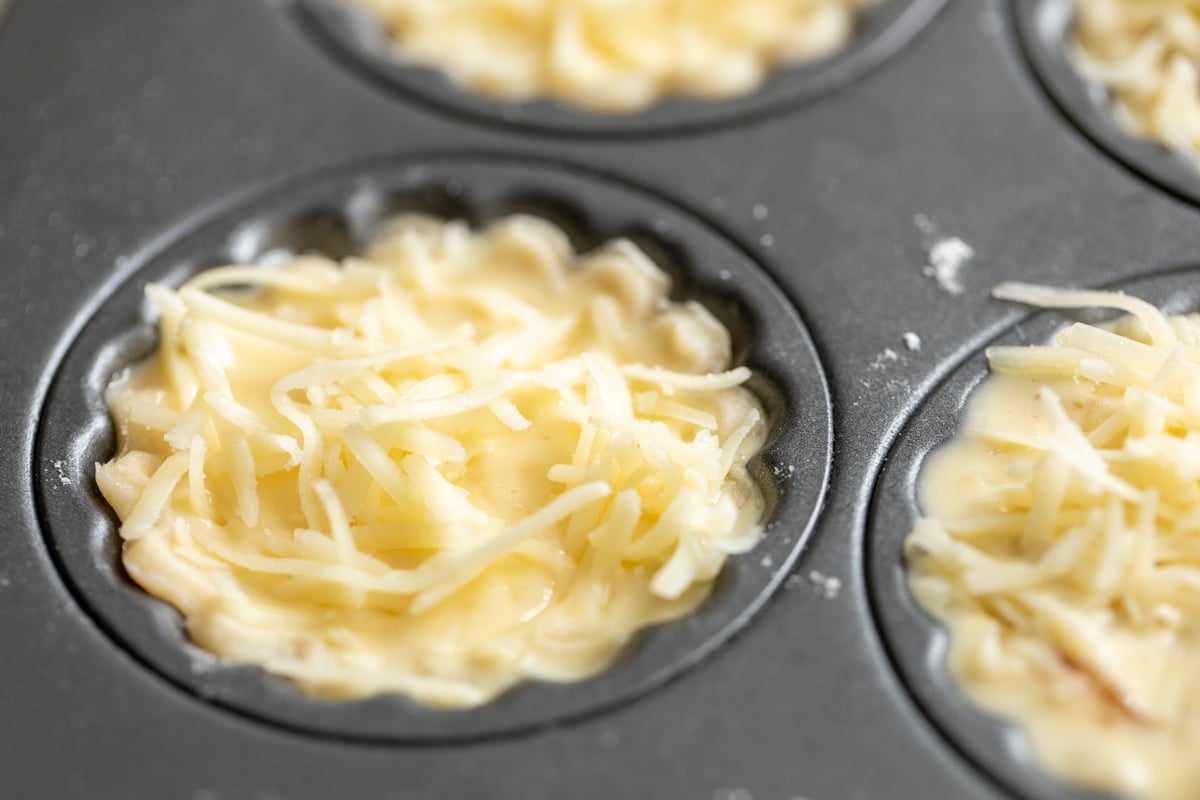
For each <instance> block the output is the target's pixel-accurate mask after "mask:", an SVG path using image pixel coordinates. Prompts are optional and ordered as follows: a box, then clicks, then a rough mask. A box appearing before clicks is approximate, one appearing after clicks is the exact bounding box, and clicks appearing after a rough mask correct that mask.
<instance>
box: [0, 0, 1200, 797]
mask: <svg viewBox="0 0 1200 800" xmlns="http://www.w3.org/2000/svg"><path fill="white" fill-rule="evenodd" d="M330 2H333V0H321V4H320V5H318V0H177V1H176V2H173V3H170V4H166V3H156V4H148V3H141V2H137V0H94V2H90V3H68V2H67V0H40V1H39V2H34V0H15V2H14V3H12V5H11V8H10V9H9V12H8V15H7V17H6V18H5V20H4V24H3V25H0V115H2V117H0V119H3V124H0V154H2V155H3V156H4V159H3V161H0V176H3V178H4V185H5V186H6V188H7V191H6V192H4V193H3V194H2V195H0V264H3V269H4V272H3V277H2V278H0V331H2V332H3V334H2V335H3V340H4V341H5V342H6V343H8V345H9V346H8V347H5V348H3V350H2V351H0V352H2V355H0V359H3V360H2V362H0V367H2V369H0V387H3V390H2V392H0V403H2V404H3V411H4V413H3V414H2V415H0V440H2V441H4V442H5V444H6V447H5V448H3V449H2V450H0V493H2V495H3V498H4V505H3V507H4V508H5V509H6V510H7V511H8V514H7V516H6V521H5V525H4V535H3V536H2V537H0V641H2V642H3V646H2V647H3V650H2V652H3V657H0V676H2V677H3V678H4V680H3V681H0V687H3V688H0V707H2V708H3V709H4V710H5V713H4V714H2V715H0V793H2V794H4V796H13V797H25V796H40V797H56V798H57V797H64V798H65V797H88V798H110V797H111V798H130V797H153V798H158V797H180V798H189V800H213V799H214V798H222V799H223V798H260V799H265V798H275V799H276V800H280V799H281V798H288V799H289V800H290V799H291V798H297V799H299V798H329V797H344V796H352V797H364V798H376V797H378V798H385V797H386V798H395V797H398V796H400V797H408V796H412V797H442V796H448V797H476V796H486V797H497V798H502V797H513V798H517V797H519V798H542V797H545V798H551V797H562V796H570V797H578V798H591V797H595V798H611V797H643V796H648V797H657V798H710V797H711V798H714V800H733V799H734V798H738V799H739V800H747V799H748V798H753V799H757V800H763V799H764V798H778V799H779V800H795V799H796V798H808V800H825V799H826V798H853V797H872V798H874V797H954V798H996V797H1029V798H1038V799H1039V800H1041V799H1042V798H1046V799H1047V800H1049V799H1050V798H1075V797H1083V796H1085V795H1083V794H1082V793H1080V792H1078V791H1077V790H1072V789H1071V788H1069V787H1065V786H1063V785H1061V784H1058V783H1056V782H1055V781H1053V780H1051V779H1049V778H1046V777H1045V776H1043V775H1042V774H1041V773H1040V772H1039V771H1038V770H1037V768H1036V766H1035V764H1034V762H1033V761H1032V759H1031V757H1030V755H1029V754H1028V752H1026V750H1025V749H1024V748H1025V746H1024V745H1023V743H1022V737H1021V735H1020V733H1019V731H1017V730H1016V729H1014V728H1012V727H1011V726H1009V725H1007V724H1006V723H1005V722H1003V721H1002V720H997V719H994V718H992V717H990V716H988V715H986V714H983V713H981V712H979V711H977V710H974V709H973V708H972V707H971V706H970V705H969V704H967V703H966V702H965V701H964V700H963V699H962V697H961V695H960V694H959V693H958V691H957V689H956V688H955V686H954V685H953V683H952V681H951V680H950V678H949V677H948V676H947V675H946V673H945V670H944V669H943V668H942V666H941V663H940V658H939V655H940V651H939V647H940V644H939V637H940V636H941V634H940V632H939V628H938V626H937V625H936V624H935V623H934V622H933V621H932V620H931V619H929V618H928V617H927V616H926V615H925V614H924V613H923V612H921V611H920V609H919V608H917V607H916V606H915V605H914V603H913V601H912V599H911V597H910V596H909V594H908V591H907V587H906V585H905V581H904V575H903V573H902V571H901V568H902V562H901V558H900V547H901V543H902V540H903V537H904V536H905V535H906V534H907V532H908V530H909V528H910V527H911V524H912V521H913V518H914V514H915V513H916V512H915V507H914V501H913V482H914V480H915V477H916V471H917V469H918V468H919V465H920V460H921V458H923V456H924V455H925V454H926V453H927V452H928V451H929V449H930V448H931V447H933V446H935V445H936V444H937V443H938V442H940V441H943V440H944V439H945V438H946V437H948V436H949V435H951V433H952V432H953V431H954V430H955V428H956V427H957V425H958V423H959V414H960V412H961V408H962V403H963V401H964V398H965V396H966V392H967V391H968V390H969V389H970V387H971V386H973V385H974V384H975V383H977V382H978V380H980V379H981V378H982V375H983V369H984V368H983V361H982V357H981V355H980V354H981V352H982V347H983V346H984V345H985V344H986V343H988V342H991V341H994V340H997V339H1003V340H1004V341H1007V342H1021V341H1040V340H1043V339H1045V338H1046V337H1047V336H1049V335H1050V334H1051V333H1052V332H1053V330H1055V329H1056V328H1057V326H1058V325H1059V324H1061V321H1062V319H1063V317H1061V316H1057V315H1055V314H1052V313H1039V314H1033V313H1031V312H1029V311H1028V310H1026V309H1022V308H1020V307H1017V306H1014V305H1011V304H1006V303H999V302H995V301H992V300H991V299H990V298H989V297H988V294H987V290H988V289H989V288H990V287H991V286H992V285H994V284H995V283H997V282H999V281H1001V280H1010V279H1016V280H1036V281H1041V282H1045V283H1050V284H1055V285H1086V286H1120V287H1122V288H1126V289H1128V290H1130V291H1136V292H1144V293H1145V295H1146V296H1147V297H1149V299H1151V300H1155V301H1162V302H1165V303H1168V304H1169V305H1170V307H1171V308H1172V309H1173V310H1184V309H1194V308H1197V307H1198V304H1200V296H1198V293H1197V291H1196V290H1195V289H1194V288H1193V286H1194V281H1193V278H1194V277H1195V274H1196V273H1195V271H1194V267H1196V266H1197V265H1198V260H1197V259H1196V257H1195V253H1194V249H1193V248H1192V246H1191V245H1192V242H1194V241H1195V240H1196V238H1197V235H1200V216H1198V215H1197V209H1196V208H1195V205H1194V200H1195V199H1196V196H1195V195H1193V194H1190V193H1189V192H1188V191H1186V190H1184V189H1181V188H1179V187H1180V186H1183V185H1185V184H1186V183H1187V182H1188V181H1192V180H1194V179H1195V178H1194V175H1193V174H1192V173H1190V172H1188V171H1187V170H1189V169H1190V167H1189V166H1188V165H1186V164H1185V163H1183V162H1181V161H1179V160H1178V159H1175V158H1174V157H1172V156H1168V155H1166V154H1164V153H1163V152H1162V151H1160V150H1158V149H1157V148H1154V147H1147V146H1142V145H1135V144H1133V143H1131V142H1129V141H1127V140H1125V139H1122V138H1120V137H1122V136H1123V134H1120V133H1119V131H1118V130H1116V129H1115V128H1114V129H1106V130H1108V133H1107V134H1105V135H1111V136H1114V137H1117V138H1116V139H1113V140H1112V141H1113V142H1117V143H1119V144H1120V147H1121V148H1126V146H1128V149H1119V148H1118V146H1117V144H1112V143H1110V141H1109V140H1108V139H1103V138H1101V137H1100V136H1099V135H1097V134H1096V133H1094V131H1093V129H1092V127H1090V126H1094V125H1104V124H1108V123H1107V121H1106V120H1105V118H1104V117H1103V116H1102V114H1101V113H1100V111H1098V110H1097V109H1098V106H1096V104H1095V103H1096V101H1095V99H1094V98H1092V99H1089V101H1088V104H1086V105H1080V104H1075V103H1072V102H1068V101H1065V100H1063V98H1062V96H1060V95H1062V88H1061V86H1060V85H1059V83H1058V82H1057V81H1058V79H1054V78H1050V77H1047V76H1048V75H1049V74H1050V73H1049V72H1048V69H1049V67H1048V65H1052V64H1059V65H1060V66H1062V65H1064V64H1065V62H1064V61H1063V60H1062V55H1061V41H1060V39H1061V35H1062V27H1061V26H1060V27H1057V28H1056V27H1055V24H1058V23H1062V22H1064V18H1063V17H1061V16H1059V17H1055V14H1056V13H1059V14H1061V9H1062V8H1063V6H1062V3H1061V2H1058V3H1056V2H1055V0H1011V2H1007V1H1005V0H959V2H957V3H951V4H946V5H942V4H941V3H939V2H936V0H885V2H884V4H883V5H881V6H880V7H879V9H878V10H877V11H876V12H873V13H872V15H871V16H870V17H869V18H868V20H867V22H866V23H865V27H864V29H863V35H862V38H861V39H859V40H858V41H857V42H856V44H855V45H854V46H853V47H852V48H851V49H850V50H848V51H847V52H846V53H845V54H843V55H842V56H838V57H835V58H834V59H831V60H829V61H827V62H824V63H820V64H813V65H807V66H802V67H797V68H795V69H793V70H785V71H782V72H780V73H779V74H778V75H777V76H776V77H775V78H773V79H772V81H771V82H770V83H769V84H768V85H767V86H766V87H765V88H764V90H763V91H762V92H761V93H759V94H757V95H754V96H752V97H749V98H745V99H743V100H735V101H729V102H726V103H716V104H712V105H705V104H701V103H694V102H690V101H682V100H680V101H668V102H667V103H665V104H663V105H662V106H661V107H656V108H655V109H652V110H650V111H648V112H646V113H645V114H639V115H635V116H633V117H628V118H621V117H598V116H592V115H588V114H584V113H582V112H577V111H572V110H569V109H567V108H565V107H560V106H557V105H554V104H549V103H531V104H521V105H517V106H506V105H502V104H496V103H492V102H490V101H487V100H482V99H479V98H474V97H472V96H469V95H467V94H466V93H464V92H463V91H462V90H460V89H458V88H456V87H454V86H453V85H451V84H449V83H448V82H447V81H445V80H444V79H441V78H439V77H437V76H435V75H433V74H431V73H429V72H427V71H424V70H420V69H416V68H410V67H403V66H397V65H393V64H384V63H382V62H381V61H380V56H379V52H378V51H371V50H369V49H365V48H367V47H368V45H367V43H365V40H361V39H356V38H354V36H351V35H350V34H348V33H346V32H345V31H344V30H342V29H339V28H338V26H339V25H341V24H342V22H339V21H337V20H343V21H344V16H340V13H341V12H336V11H334V12H331V11H330V9H329V7H328V3H330ZM1055 8H1057V9H1059V10H1058V11H1057V12H1056V11H1055ZM1056 20H1057V22H1056ZM356 35H357V34H356ZM868 67H869V69H868ZM1056 74H1058V75H1059V76H1060V77H1061V78H1062V79H1063V81H1064V83H1063V85H1073V84H1070V81H1069V80H1068V78H1070V73H1064V72H1060V73H1056ZM1074 85H1075V86H1076V88H1078V87H1079V86H1080V85H1081V84H1074ZM1047 89H1049V91H1047ZM1089 97H1091V96H1090V95H1089ZM1089 115H1091V116H1089ZM1081 131H1082V132H1085V133H1086V134H1087V135H1086V136H1085V135H1081ZM1097 142H1098V143H1100V144H1101V145H1102V146H1101V147H1097V146H1096V143H1097ZM1152 165H1158V166H1152ZM1168 165H1170V166H1168ZM1156 170H1157V171H1156ZM1172 181H1176V182H1178V184H1177V183H1173V182H1172ZM402 210H422V211H429V212H433V213H438V214H442V215H447V216H465V217H467V218H468V219H469V220H471V221H472V222H473V223H476V224H482V223H486V221H487V220H489V219H493V218H495V217H496V216H498V215H500V214H503V213H505V212H506V211H511V210H524V211H530V212H532V213H538V214H542V215H544V216H547V217H549V218H550V219H552V220H553V221H555V222H558V223H560V224H563V225H564V226H565V227H566V228H567V229H568V231H569V232H570V233H571V235H572V237H573V238H574V240H575V243H576V244H577V246H579V247H582V248H587V247H590V246H594V245H595V244H597V243H598V242H600V241H603V240H604V239H606V238H609V237H611V236H613V235H633V236H634V237H635V238H637V239H638V241H639V242H641V243H643V244H644V245H645V246H647V247H648V249H649V250H650V251H651V252H652V255H653V256H654V257H655V258H656V259H657V260H658V261H660V263H662V264H663V265H664V266H666V267H667V268H669V269H671V270H672V271H673V273H674V274H675V275H676V277H677V292H678V293H679V294H680V296H686V297H697V298H700V299H702V300H704V301H705V302H706V303H708V304H709V305H710V306H711V307H713V308H714V310H715V311H716V312H717V313H718V315H720V316H722V317H723V318H724V319H725V320H726V321H727V323H729V324H730V325H731V327H732V329H733V331H734V334H735V339H736V342H737V347H738V350H739V359H740V360H742V361H743V362H744V363H747V364H750V365H751V366H753V367H755V369H756V371H757V372H758V374H759V378H758V382H757V384H756V385H755V387H754V388H755V391H757V392H758V393H759V394H760V396H761V397H762V398H763V399H764V401H765V403H766V405H767V407H768V410H769V411H770V412H771V414H772V415H773V418H774V419H775V421H777V423H778V426H777V431H776V434H775V436H774V438H773V439H772V441H771V443H770V445H769V447H768V449H767V450H766V451H765V453H764V454H763V456H762V458H761V459H760V460H759V462H758V463H757V465H756V474H757V476H758V477H759V478H760V480H761V481H762V483H763V485H764V486H765V487H766V488H767V490H768V493H769V494H770V495H771V515H770V520H769V523H770V527H769V530H768V533H767V537H766V538H765V540H764V542H763V544H762V545H761V546H760V547H759V548H758V549H757V550H756V551H754V552H752V553H750V554H747V555H745V556H741V557H739V558H737V559H734V560H732V561H731V562H730V564H729V565H728V567H727V569H726V572H725V574H723V576H722V578H721V580H720V582H719V585H718V586H717V589H716V591H715V592H714V594H713V596H712V598H711V600H710V602H708V603H707V604H706V605H705V606H704V607H703V608H702V609H701V611H700V612H699V613H698V614H697V615H695V616H694V617H692V618H689V619H686V620H681V621H678V622H675V623H671V624H668V625H664V626H661V627H658V628H655V629H653V630H650V631H647V632H646V633H645V634H644V635H643V636H641V637H639V639H638V641H637V642H636V643H635V644H634V645H633V647H632V648H631V650H630V652H629V653H628V655H627V657H626V658H625V659H624V660H623V661H622V662H621V663H620V664H618V665H617V666H616V667H614V668H613V670H611V671H610V672H608V673H605V674H604V675H601V676H599V677H598V678H596V679H594V680H592V681H588V682H585V683H582V684H578V685H570V686H549V685H541V684H529V685H526V686H524V687H522V688H519V689H517V690H514V691H513V692H511V693H509V694H508V695H505V696H504V697H503V698H501V699H500V700H499V701H498V702H497V703H496V704H494V705H492V706H488V707H486V708H483V709H478V710H474V711H465V712H434V711H430V710H428V709H424V708H421V707H418V706H415V705H413V704H411V703H409V702H407V701H404V700H402V699H400V698H379V699H376V700H372V701H367V702H362V703H354V704H335V703H326V702H319V701H315V700H311V699H308V698H305V697H303V696H301V695H300V694H298V693H297V692H296V691H295V690H294V689H292V688H291V687H290V686H289V685H288V684H287V683H286V682H283V681H280V680H277V679H273V678H270V677H267V676H265V675H263V674H262V673H261V672H259V671H257V670H254V669H250V668H246V667H231V666H228V665H221V664H217V663H215V662H213V661H211V660H210V659H207V658H205V657H204V656H203V655H202V654H200V653H198V652H197V651H196V650H195V649H194V648H192V647H191V646H190V645H189V644H188V643H187V642H186V639H185V637H184V636H183V635H182V632H181V630H180V623H179V620H178V616H177V615H176V614H175V612H173V611H171V610H170V609H169V608H166V607H165V606H163V605H162V604H161V603H158V602H157V601H154V600H151V599H149V598H147V597H145V596H144V595H142V594H141V593H140V592H139V591H137V590H136V589H134V588H133V587H132V586H131V584H130V583H129V582H128V580H127V578H125V577H124V576H123V573H122V572H121V571H120V566H119V563H118V559H117V557H116V548H117V542H116V538H115V533H114V526H113V521H112V519H111V517H110V516H109V515H108V514H107V512H106V511H105V510H104V506H103V504H102V503H101V501H100V500H99V498H98V495H97V493H96V490H95V488H94V485H93V483H92V477H91V468H92V467H91V465H92V464H93V462H95V461H96V460H98V459H101V458H103V457H104V456H105V455H107V450H108V449H109V448H111V445H112V442H111V430H110V426H109V423H108V422H107V418H106V415H105V414H104V408H103V401H102V397H101V390H102V387H103V384H104V383H105V381H106V380H107V378H108V375H109V374H110V373H111V372H112V371H114V370H116V369H119V368H120V367H121V366H123V365H124V364H127V363H129V362H130V361H131V360H132V359H135V358H136V357H137V356H139V355H140V354H143V353H145V352H147V351H148V349H149V348H150V347H151V346H152V340H153V335H152V329H151V327H150V326H149V321H148V316H147V313H148V312H147V311H146V309H145V307H144V306H143V304H142V303H141V300H140V297H141V290H142V288H143V286H144V284H145V282H146V281H148V280H160V281H167V282H178V281H180V280H182V279H184V278H185V277H186V276H187V275H188V274H191V273H193V272H195V271H196V270H198V269H201V268H203V267H205V266H209V265H211V264H213V263H216V262H219V261H224V260H228V259H231V258H234V259H239V260H242V259H245V260H253V259H255V258H257V257H258V256H260V255H263V254H264V253H269V252H270V251H275V250H279V249H285V250H288V249H290V250H314V249H315V250H322V251H326V252H330V253H332V254H334V255H337V254H341V253H344V252H347V251H350V250H352V249H354V248H355V247H356V246H358V245H359V244H361V240H362V237H363V236H364V235H365V233H366V231H367V230H368V229H369V228H370V227H371V225H372V223H373V222H375V221H377V220H379V219H380V218H382V217H383V216H385V215H386V214H387V213H389V212H392V211H402ZM950 237H960V238H961V239H963V240H964V241H965V242H966V243H967V244H969V245H970V247H971V248H972V250H973V252H974V255H973V257H972V258H971V259H969V260H968V261H967V262H966V263H964V265H963V266H962V269H961V272H960V275H959V277H960V279H961V283H962V288H963V291H962V292H961V293H957V294H952V293H949V292H947V291H945V289H944V288H943V287H941V286H939V284H938V283H937V282H935V281H934V280H932V279H930V278H929V277H927V276H926V275H925V274H924V272H925V270H923V267H925V265H926V264H927V261H928V256H929V251H930V249H931V248H932V247H933V246H934V245H935V243H936V242H938V241H939V240H942V239H946V238H950ZM909 333H912V334H917V336H918V337H919V340H920V344H919V347H914V348H910V347H909V346H907V345H906V342H907V343H908V345H915V344H916V341H915V340H914V339H913V338H912V337H906V336H905V334H909Z"/></svg>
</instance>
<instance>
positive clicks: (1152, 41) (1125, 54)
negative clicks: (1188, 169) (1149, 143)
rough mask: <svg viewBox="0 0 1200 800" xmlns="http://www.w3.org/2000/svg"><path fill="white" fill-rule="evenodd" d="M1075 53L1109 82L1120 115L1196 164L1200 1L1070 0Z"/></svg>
mask: <svg viewBox="0 0 1200 800" xmlns="http://www.w3.org/2000/svg"><path fill="white" fill-rule="evenodd" d="M1073 3H1074V7H1075V25H1074V39H1073V42H1072V57H1073V60H1074V62H1075V65H1076V68H1077V69H1078V70H1079V72H1080V74H1081V75H1082V76H1083V77H1084V78H1085V79H1086V80H1089V81H1092V82H1094V83H1096V84H1097V85H1099V86H1103V87H1105V88H1106V89H1108V90H1109V93H1110V94H1111V96H1112V100H1113V111H1114V113H1115V116H1116V119H1117V121H1118V122H1119V123H1120V124H1121V125H1122V126H1124V127H1125V128H1126V129H1128V130H1129V132H1130V133H1132V134H1133V135H1135V136H1140V137H1144V138H1146V139H1150V140H1153V141H1156V142H1158V143H1160V144H1162V145H1164V146H1166V147H1168V148H1170V149H1172V150H1175V151H1178V152H1179V153H1182V154H1184V155H1185V156H1187V157H1189V158H1191V159H1192V160H1193V161H1195V162H1196V163H1197V164H1200V73H1198V72H1197V66H1196V65H1197V63H1200V6H1197V4H1196V3H1195V2H1193V0H1073Z"/></svg>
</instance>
